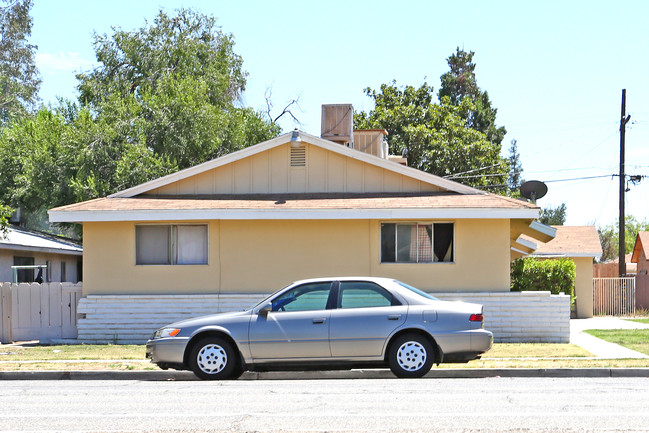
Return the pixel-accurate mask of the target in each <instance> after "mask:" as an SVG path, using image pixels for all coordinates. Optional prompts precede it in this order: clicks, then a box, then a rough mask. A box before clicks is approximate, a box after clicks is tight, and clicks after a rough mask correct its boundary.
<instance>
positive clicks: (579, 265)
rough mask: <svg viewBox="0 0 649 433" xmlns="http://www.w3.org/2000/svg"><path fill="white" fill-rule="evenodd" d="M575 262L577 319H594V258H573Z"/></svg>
mask: <svg viewBox="0 0 649 433" xmlns="http://www.w3.org/2000/svg"><path fill="white" fill-rule="evenodd" d="M571 259H572V260H573V261H574V262H575V296H576V299H575V304H576V311H577V318H579V319H587V318H590V317H593V258H592V257H572V258H571Z"/></svg>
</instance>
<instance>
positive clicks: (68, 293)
mask: <svg viewBox="0 0 649 433" xmlns="http://www.w3.org/2000/svg"><path fill="white" fill-rule="evenodd" d="M79 298H81V284H71V283H44V284H38V283H21V284H11V283H2V284H0V311H1V312H2V320H1V321H0V342H2V343H9V342H13V341H27V340H40V341H51V340H56V339H76V338H77V304H78V303H79Z"/></svg>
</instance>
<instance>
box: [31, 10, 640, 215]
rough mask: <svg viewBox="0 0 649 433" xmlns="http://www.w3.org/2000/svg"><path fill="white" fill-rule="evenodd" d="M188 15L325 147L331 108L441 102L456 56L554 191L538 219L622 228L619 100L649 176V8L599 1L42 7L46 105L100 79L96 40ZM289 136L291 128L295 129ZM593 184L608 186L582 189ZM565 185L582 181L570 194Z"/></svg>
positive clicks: (534, 175) (632, 159)
mask: <svg viewBox="0 0 649 433" xmlns="http://www.w3.org/2000/svg"><path fill="white" fill-rule="evenodd" d="M180 7H193V8H195V9H197V10H200V11H202V12H204V13H207V14H211V15H214V16H215V17H217V18H218V22H219V24H220V25H221V26H222V30H223V31H224V32H227V33H232V34H233V35H234V39H235V42H236V45H235V51H236V52H237V53H238V54H240V55H241V56H242V58H243V60H244V69H245V70H246V71H248V73H249V77H248V84H247V88H246V92H245V94H244V101H243V102H244V104H245V105H247V106H251V107H253V108H256V109H265V96H264V95H265V92H266V91H267V89H269V88H270V89H271V90H272V102H273V104H274V106H275V108H274V110H273V112H274V113H279V112H281V108H282V106H283V104H285V103H286V102H288V101H289V100H291V99H293V98H296V97H299V100H300V108H301V110H298V111H297V112H296V115H297V117H298V118H299V119H300V120H301V122H302V126H300V129H302V130H305V131H307V132H309V133H311V134H314V135H319V133H320V110H321V108H320V107H321V104H323V103H352V104H353V105H354V109H355V110H366V111H367V110H370V109H371V108H372V102H371V100H370V99H369V98H368V97H366V96H365V94H364V93H363V89H364V88H366V87H371V88H378V87H379V86H380V85H381V84H382V83H386V82H389V81H391V80H393V79H395V80H397V83H398V84H402V85H405V84H409V85H414V86H419V85H421V84H422V83H423V82H424V81H426V82H428V83H429V84H432V85H433V86H434V87H435V89H436V90H437V89H438V88H439V77H440V75H441V74H443V73H445V72H446V71H447V70H448V66H447V64H446V58H447V57H448V56H449V55H450V54H452V53H453V52H454V51H455V48H456V47H458V46H459V47H461V48H464V49H465V50H467V51H469V50H471V51H475V53H476V54H475V57H474V61H475V63H476V64H477V67H476V77H477V80H478V85H479V86H480V87H481V88H482V89H483V90H487V91H488V92H489V96H490V98H491V100H492V103H493V105H494V106H495V107H496V108H497V109H498V118H497V123H498V125H504V126H505V127H506V128H507V131H508V134H507V136H506V137H505V140H504V141H503V154H504V155H505V154H506V153H507V149H508V147H509V143H510V141H511V140H512V139H516V140H517V141H518V147H519V152H520V154H521V160H522V163H523V169H524V173H523V176H524V178H525V179H527V180H532V179H536V180H542V181H546V182H547V183H548V187H549V192H548V194H547V196H546V197H545V198H543V199H541V200H539V202H538V203H539V204H540V205H541V206H557V205H559V204H561V203H562V202H565V203H566V205H567V207H568V219H567V224H571V225H582V224H597V225H600V226H601V225H606V224H609V223H612V222H613V221H615V219H616V218H617V212H618V211H617V202H618V178H617V177H611V176H609V175H612V174H615V173H617V172H618V170H619V167H618V165H619V133H618V128H619V118H620V99H621V90H622V89H623V88H626V89H627V112H628V113H629V114H631V116H632V118H631V123H630V124H629V125H628V128H627V134H626V136H627V146H626V149H627V150H626V155H627V157H626V167H627V168H626V171H627V173H628V174H640V175H649V86H648V85H647V78H646V77H647V71H649V55H648V54H649V53H648V47H649V31H648V30H647V28H648V26H647V16H649V2H645V1H628V2H625V3H623V4H620V3H618V2H613V1H610V2H604V1H597V0H591V1H571V2H567V1H544V2H521V1H511V2H505V1H489V2H485V1H471V0H469V1H464V2H461V3H460V2H448V1H446V2H436V1H435V2H434V1H407V0H405V1H400V2H394V1H391V2H388V1H378V0H377V1H371V2H370V1H367V2H366V1H358V2H350V1H346V2H343V1H326V2H323V1H320V2H305V1H303V0H302V1H281V0H277V1H274V2H269V1H243V0H241V1H236V2H232V1H193V2H183V1H172V0H169V1H162V0H158V1H148V0H139V1H133V0H130V1H124V0H112V1H110V2H108V1H101V2H100V1H88V0H83V1H77V0H58V1H37V2H35V5H34V7H33V9H32V16H33V18H34V27H33V32H32V39H31V41H32V43H34V44H36V45H38V47H39V48H38V52H37V65H38V67H39V69H40V72H41V76H42V79H43V84H42V87H41V93H40V96H41V98H42V99H43V101H44V102H53V101H55V100H56V97H66V98H74V97H75V95H76V89H75V86H76V79H75V73H77V72H79V71H80V70H88V69H90V68H92V67H93V65H94V61H95V57H94V50H93V47H92V34H93V32H97V33H100V34H103V33H108V34H110V33H111V27H121V28H122V29H124V30H134V29H138V28H140V27H142V26H143V25H144V24H145V20H146V21H148V22H152V20H153V18H154V17H155V15H156V13H157V11H158V10H159V9H160V8H164V9H165V10H167V11H173V10H174V9H177V8H180ZM282 127H283V128H284V130H291V129H293V128H294V127H295V125H294V124H293V123H292V122H290V121H289V120H288V119H287V120H286V121H284V122H283V123H282ZM591 176H605V177H601V178H596V179H583V178H584V177H591ZM566 179H579V180H570V181H566ZM626 203H627V205H626V207H627V214H631V215H634V216H636V217H637V218H638V219H641V220H642V219H646V218H649V178H645V179H643V180H642V181H641V182H640V184H639V185H637V186H631V187H630V191H629V192H628V193H627V197H626Z"/></svg>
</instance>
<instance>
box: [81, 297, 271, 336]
mask: <svg viewBox="0 0 649 433" xmlns="http://www.w3.org/2000/svg"><path fill="white" fill-rule="evenodd" d="M266 296H268V295H267V294H263V293H258V294H254V293H253V294H222V295H88V296H86V297H85V298H82V299H80V300H79V306H78V307H77V313H79V314H80V318H79V319H78V320H77V329H78V340H80V341H83V342H86V343H102V344H105V343H115V344H117V343H119V344H142V343H144V342H146V340H148V339H149V337H151V335H152V334H153V332H154V331H155V330H156V329H158V328H160V327H162V326H165V325H168V324H170V323H173V322H177V321H179V320H185V319H191V318H193V317H199V316H205V315H208V314H215V313H223V312H228V311H238V310H244V309H246V308H249V307H251V306H253V305H255V304H256V303H257V302H259V301H260V300H262V299H263V298H265V297H266Z"/></svg>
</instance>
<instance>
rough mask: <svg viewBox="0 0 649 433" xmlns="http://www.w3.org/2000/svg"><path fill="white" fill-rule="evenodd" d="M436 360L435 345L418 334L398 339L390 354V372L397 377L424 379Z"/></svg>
mask: <svg viewBox="0 0 649 433" xmlns="http://www.w3.org/2000/svg"><path fill="white" fill-rule="evenodd" d="M434 358H435V349H434V348H433V345H432V344H431V343H430V342H429V341H428V340H427V339H426V338H425V337H423V336H421V335H417V334H405V335H402V336H399V337H397V338H396V339H395V340H394V341H393V342H392V344H391V345H390V350H389V352H388V363H389V365H390V370H392V373H394V375H395V376H397V377H422V376H423V375H425V374H426V373H428V372H429V371H430V368H431V367H432V365H433V362H434V360H435V359H434Z"/></svg>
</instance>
